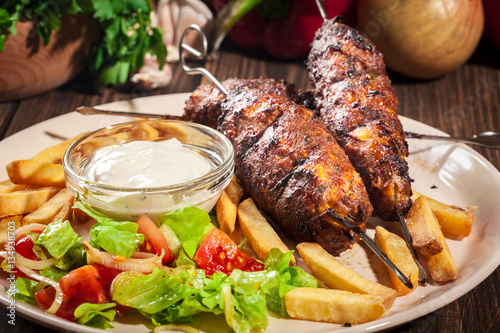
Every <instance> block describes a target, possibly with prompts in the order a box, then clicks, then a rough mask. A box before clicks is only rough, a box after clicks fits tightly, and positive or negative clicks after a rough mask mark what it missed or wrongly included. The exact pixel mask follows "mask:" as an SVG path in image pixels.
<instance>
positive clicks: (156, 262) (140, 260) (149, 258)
mask: <svg viewBox="0 0 500 333" xmlns="http://www.w3.org/2000/svg"><path fill="white" fill-rule="evenodd" d="M83 245H84V246H85V251H86V252H87V263H88V264H89V265H90V264H92V263H97V264H99V265H103V266H105V267H108V268H112V269H117V270H120V271H136V272H141V273H151V272H152V271H153V269H154V268H155V267H161V266H162V264H161V260H162V258H163V256H164V255H165V251H163V250H162V252H161V255H160V256H157V255H155V254H152V253H147V252H135V253H134V254H133V255H132V258H124V257H118V256H115V255H113V254H111V253H108V252H104V251H99V250H97V249H96V248H94V247H92V246H91V245H90V244H89V243H88V242H83Z"/></svg>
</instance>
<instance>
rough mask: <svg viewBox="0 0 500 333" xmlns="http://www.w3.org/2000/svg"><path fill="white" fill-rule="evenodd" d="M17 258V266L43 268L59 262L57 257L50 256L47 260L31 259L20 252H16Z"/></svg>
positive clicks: (15, 256)
mask: <svg viewBox="0 0 500 333" xmlns="http://www.w3.org/2000/svg"><path fill="white" fill-rule="evenodd" d="M14 258H15V260H16V267H26V268H30V269H36V270H42V269H46V268H49V267H51V266H54V265H55V264H56V262H57V260H56V259H54V258H50V259H47V260H31V259H28V258H25V257H23V256H22V255H20V254H19V253H17V252H16V254H15V255H14Z"/></svg>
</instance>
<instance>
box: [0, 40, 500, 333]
mask: <svg viewBox="0 0 500 333" xmlns="http://www.w3.org/2000/svg"><path fill="white" fill-rule="evenodd" d="M499 59H500V51H499V50H497V49H496V48H495V47H494V46H493V44H492V43H491V42H489V41H488V40H483V41H482V42H481V44H480V46H479V48H478V49H477V51H476V52H475V53H474V55H473V57H472V58H471V59H470V60H469V61H468V62H467V63H466V64H465V65H464V66H462V67H460V68H459V69H457V70H455V71H454V72H452V73H450V74H448V75H446V76H444V77H442V78H440V79H436V80H432V81H416V80H412V79H408V78H405V77H402V76H399V75H397V74H395V73H393V72H390V73H389V75H390V77H391V79H392V81H393V83H394V86H395V88H396V91H397V93H398V96H399V105H400V109H399V114H400V115H403V116H406V117H409V118H412V119H415V120H418V121H420V122H423V123H425V124H428V125H430V126H433V127H436V128H438V129H440V130H442V131H444V132H447V133H449V134H451V135H457V136H472V135H473V134H474V133H477V132H481V131H485V130H500V60H499ZM205 67H206V68H207V69H209V70H210V71H211V72H212V73H213V74H214V75H215V76H216V77H217V78H220V79H226V78H229V77H242V78H257V77H260V76H263V77H272V78H282V79H286V80H288V81H290V82H293V83H295V84H296V85H297V86H298V87H299V88H304V89H307V88H309V87H310V86H309V82H308V76H307V71H306V69H305V66H304V60H297V61H286V62H285V61H280V60H277V59H273V58H269V57H268V56H266V55H265V54H262V53H258V52H248V51H242V50H240V49H237V48H235V47H233V46H231V45H230V44H228V43H224V44H223V48H222V50H221V52H220V53H219V55H218V57H217V59H214V60H212V61H210V62H208V63H206V64H205ZM0 75H2V74H1V73H0ZM200 83H206V80H205V79H203V78H201V77H200V76H189V75H186V74H185V73H184V72H183V71H182V69H181V68H180V67H179V66H177V67H175V69H174V78H173V80H172V83H171V85H170V86H168V87H166V88H163V89H159V90H154V91H146V90H143V89H139V88H136V89H131V90H129V91H119V90H116V89H114V88H108V89H104V90H103V91H101V92H100V93H98V94H94V93H86V92H84V91H83V90H81V89H80V87H82V86H85V82H82V81H81V80H79V79H78V78H77V79H76V80H74V81H73V82H72V83H70V84H67V85H65V86H63V87H61V88H59V89H56V90H52V91H49V92H46V93H44V94H42V95H38V96H35V97H32V98H28V99H23V100H16V101H11V102H7V103H2V104H0V139H3V138H6V137H8V136H10V135H12V134H14V133H16V132H18V131H20V130H22V129H24V128H27V127H29V126H31V125H34V124H36V123H39V122H42V121H44V120H46V119H49V118H52V117H55V116H58V115H61V114H64V113H68V112H72V111H73V110H74V109H75V108H76V107H78V106H80V105H98V104H103V103H108V102H112V101H120V100H126V99H131V98H137V97H144V96H152V95H159V94H169V93H179V92H191V91H192V90H193V89H194V88H196V86H197V85H199V84H200ZM477 151H478V152H479V153H481V154H482V155H483V156H485V157H486V158H487V159H488V160H489V161H490V162H491V163H492V164H493V165H494V166H495V167H496V168H497V169H500V150H493V149H486V148H480V149H477ZM492 195H497V196H498V195H500V193H492ZM499 286H500V269H498V268H497V270H496V271H495V272H494V273H493V274H492V275H491V276H490V277H488V278H487V279H486V280H485V281H484V282H482V283H481V284H479V285H478V286H477V287H476V288H474V289H473V290H472V291H470V292H469V293H467V294H466V295H464V296H462V297H461V298H459V299H458V300H456V301H454V302H453V303H451V304H448V305H445V306H443V307H442V308H441V309H439V310H437V311H435V312H433V313H431V314H429V315H427V316H424V317H421V318H419V319H416V320H413V321H411V322H409V323H407V324H405V325H403V326H401V327H399V328H397V329H394V330H393V331H391V332H410V333H416V332H419V333H420V332H450V333H459V332H498V331H499V327H500V310H499V303H500V292H499V289H500V287H499ZM6 318H7V317H6V311H5V310H4V309H0V332H11V333H17V332H19V333H21V332H22V333H32V332H51V331H50V330H48V329H46V328H44V327H41V326H39V325H37V324H36V323H33V322H31V321H29V320H25V319H22V318H19V317H17V318H16V325H15V326H11V325H9V324H8V323H7V319H6Z"/></svg>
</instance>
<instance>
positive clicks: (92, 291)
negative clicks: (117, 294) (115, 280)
mask: <svg viewBox="0 0 500 333" xmlns="http://www.w3.org/2000/svg"><path fill="white" fill-rule="evenodd" d="M59 285H60V287H61V290H62V292H63V294H64V296H63V301H62V304H61V307H60V308H59V310H57V312H56V316H58V317H61V318H64V319H67V320H71V321H72V320H74V319H75V316H74V312H75V309H76V308H77V307H78V306H80V305H81V304H83V303H94V304H97V303H107V302H108V298H107V297H106V294H105V293H104V289H103V287H102V285H101V282H100V276H99V272H98V271H97V269H96V268H95V267H94V266H91V265H86V266H82V267H80V268H77V269H75V270H73V271H71V272H69V273H68V274H67V275H65V276H63V277H62V278H61V281H60V282H59ZM35 297H36V299H37V301H38V303H39V304H40V306H41V307H42V308H44V309H48V308H49V307H50V306H51V305H52V302H53V300H54V297H55V289H54V287H49V288H45V289H42V290H40V291H39V292H37V293H36V294H35Z"/></svg>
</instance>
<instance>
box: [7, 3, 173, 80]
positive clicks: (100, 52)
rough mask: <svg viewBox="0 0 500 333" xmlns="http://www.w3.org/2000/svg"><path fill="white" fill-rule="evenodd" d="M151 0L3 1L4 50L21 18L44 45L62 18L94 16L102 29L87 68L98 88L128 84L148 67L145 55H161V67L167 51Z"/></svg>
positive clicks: (57, 27)
mask: <svg viewBox="0 0 500 333" xmlns="http://www.w3.org/2000/svg"><path fill="white" fill-rule="evenodd" d="M151 10H152V9H151V3H150V2H149V0H113V1H109V0H65V1H43V0H0V52H1V51H2V50H3V48H4V46H5V40H6V39H7V37H8V36H9V35H10V34H15V33H16V28H15V26H16V23H17V22H19V21H20V20H24V19H27V20H31V21H33V22H34V24H35V26H36V28H37V32H38V35H39V36H40V38H42V40H43V42H44V44H45V45H47V44H48V43H49V42H50V34H51V32H52V31H59V30H60V28H61V17H62V16H63V15H77V14H82V15H86V16H88V17H91V18H92V19H93V20H94V21H95V23H96V24H97V25H98V26H99V28H100V35H99V37H98V38H97V40H96V41H95V42H94V43H93V44H92V48H91V51H90V54H89V55H88V57H87V68H88V70H89V71H90V72H91V74H92V77H93V78H94V81H95V84H96V86H97V87H102V86H106V85H109V84H111V85H115V84H121V83H125V82H126V81H127V79H128V77H129V75H130V74H131V73H133V72H134V71H136V70H138V69H140V68H141V67H142V66H143V65H144V56H145V55H146V53H150V54H151V55H153V56H156V57H157V61H158V63H159V65H160V68H161V67H163V65H164V64H165V60H166V55H167V50H166V47H165V45H164V43H163V41H162V34H163V32H162V30H161V28H158V27H152V25H151V16H150V14H151Z"/></svg>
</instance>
